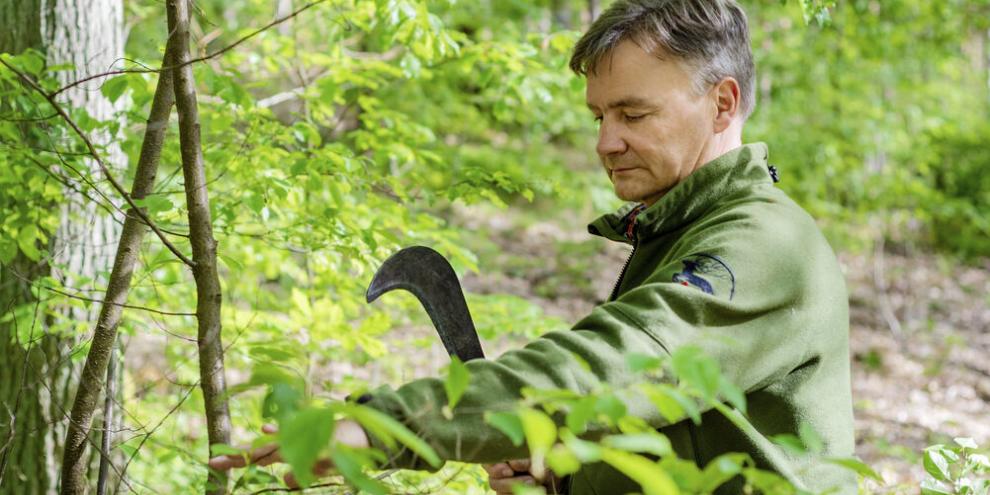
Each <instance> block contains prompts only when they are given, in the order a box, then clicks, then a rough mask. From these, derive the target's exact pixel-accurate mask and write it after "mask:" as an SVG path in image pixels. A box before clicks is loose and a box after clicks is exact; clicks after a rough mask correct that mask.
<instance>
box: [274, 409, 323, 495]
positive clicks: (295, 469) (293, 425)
mask: <svg viewBox="0 0 990 495" xmlns="http://www.w3.org/2000/svg"><path fill="white" fill-rule="evenodd" d="M333 427H334V421H333V412H332V411H331V410H329V409H326V408H322V407H314V408H309V409H303V410H301V411H298V412H297V413H295V414H293V415H291V416H289V417H288V418H287V419H286V420H285V421H283V422H280V423H279V431H278V435H277V438H278V448H279V454H280V455H281V456H282V459H284V460H285V462H286V463H288V464H289V466H290V467H292V474H294V475H295V477H296V480H297V481H298V482H299V486H301V487H303V488H305V487H307V486H309V485H310V484H311V483H312V482H313V481H314V480H315V479H316V477H315V475H314V474H313V466H314V465H315V464H316V461H317V457H318V456H319V455H320V453H321V452H323V451H324V450H325V449H328V448H329V446H330V436H331V435H332V434H333Z"/></svg>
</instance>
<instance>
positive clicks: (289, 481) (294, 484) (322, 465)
mask: <svg viewBox="0 0 990 495" xmlns="http://www.w3.org/2000/svg"><path fill="white" fill-rule="evenodd" d="M331 469H333V461H331V460H330V459H320V460H318V461H316V464H314V465H313V474H315V475H316V476H317V477H322V476H323V475H325V474H327V473H329V472H330V470H331ZM282 479H283V480H284V481H285V486H287V487H289V488H292V489H296V488H299V481H298V480H296V476H295V475H294V474H292V473H291V472H289V473H285V476H283V477H282Z"/></svg>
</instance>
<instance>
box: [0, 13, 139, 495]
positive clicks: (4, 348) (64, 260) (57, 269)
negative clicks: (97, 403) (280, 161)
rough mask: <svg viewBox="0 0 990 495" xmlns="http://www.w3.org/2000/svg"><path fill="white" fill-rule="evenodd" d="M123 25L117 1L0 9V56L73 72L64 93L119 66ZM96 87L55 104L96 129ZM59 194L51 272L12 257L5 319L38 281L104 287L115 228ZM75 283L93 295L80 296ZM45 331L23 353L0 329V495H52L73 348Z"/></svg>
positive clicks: (72, 314)
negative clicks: (34, 55)
mask: <svg viewBox="0 0 990 495" xmlns="http://www.w3.org/2000/svg"><path fill="white" fill-rule="evenodd" d="M122 21H123V5H122V3H121V0H0V26H2V28H0V52H9V53H19V52H22V51H24V50H25V49H28V48H33V49H36V50H39V51H42V52H43V53H45V56H46V60H47V63H48V64H49V65H56V64H72V65H74V66H75V70H71V71H62V72H60V73H58V77H59V79H60V81H61V82H62V83H67V82H70V81H73V80H76V79H78V78H81V77H84V76H86V75H89V74H94V73H98V72H103V71H105V70H107V68H108V67H110V66H111V65H112V64H113V63H114V62H115V61H117V60H118V59H119V58H120V57H122V56H123V39H122V26H123V23H122ZM102 82H103V81H102V80H94V81H92V82H91V83H89V84H85V85H82V86H80V87H77V88H73V89H72V90H69V91H67V92H66V93H64V94H63V96H62V99H63V100H62V102H63V103H64V104H65V105H67V106H71V107H73V108H85V109H86V110H87V111H88V112H89V114H90V115H91V116H93V117H94V118H95V119H99V120H106V119H109V118H111V117H112V115H113V112H114V111H115V107H114V105H112V104H111V103H110V102H109V101H108V100H106V99H105V98H104V97H103V96H102V94H101V93H100V92H99V91H98V90H96V88H98V87H99V85H100V84H101V83H102ZM38 125H41V124H38ZM93 138H94V139H95V141H96V142H97V143H99V144H108V143H109V144H110V146H109V147H108V149H107V151H106V154H105V156H106V161H107V162H108V163H111V164H113V165H114V166H115V167H119V168H120V169H123V168H125V167H126V163H125V160H126V157H125V156H124V154H123V153H122V151H121V150H120V148H119V146H115V145H113V144H112V142H113V141H112V139H111V137H110V136H106V135H103V136H93ZM47 144H48V143H46V145H47ZM46 147H47V146H46ZM93 170H95V166H94V167H93V168H92V169H91V174H90V175H91V176H94V177H98V175H97V174H96V173H93ZM80 189H84V188H82V187H80ZM64 194H65V199H64V200H63V201H62V202H61V203H60V205H58V206H57V207H58V208H59V215H60V223H59V228H58V230H57V231H56V232H55V233H54V236H53V242H52V243H51V245H50V246H49V248H50V253H49V254H50V256H49V257H48V258H47V259H48V260H50V263H47V262H39V263H35V262H31V261H29V260H27V258H25V257H23V256H19V257H18V258H17V259H15V260H14V262H12V263H11V264H9V265H8V266H4V267H2V268H0V311H3V313H4V314H6V313H7V312H8V311H11V310H12V309H13V308H15V307H18V306H22V305H26V304H27V305H30V304H31V303H32V302H33V297H32V295H31V291H30V285H31V281H32V280H35V279H37V278H38V277H42V276H46V275H53V276H55V277H58V278H60V279H61V280H62V281H63V283H64V285H65V286H67V287H73V288H81V289H88V288H100V287H101V286H102V281H101V280H100V278H101V272H103V271H105V270H106V269H107V267H108V266H109V264H110V257H111V255H112V253H113V247H114V245H115V244H116V240H117V237H118V235H119V234H118V232H119V229H118V227H117V224H116V223H115V222H114V220H113V219H112V218H110V217H109V216H107V215H106V214H105V212H104V210H102V209H100V208H99V206H98V205H97V204H95V203H93V202H91V201H88V200H86V199H85V198H83V197H81V196H80V195H79V194H78V193H77V192H75V191H73V190H69V189H66V190H65V191H64ZM74 205H83V206H81V207H79V206H74ZM52 207H53V208H56V205H53V206H52ZM80 280H88V282H87V283H88V284H91V286H90V287H78V286H77V284H80ZM61 313H62V314H61V315H60V317H59V319H60V320H63V321H73V322H89V321H92V320H93V319H94V316H95V315H94V313H93V311H91V310H87V309H84V308H79V307H76V308H72V309H68V308H66V309H63V310H61ZM46 323H49V322H45V321H44V320H43V319H42V320H40V321H38V322H37V324H36V327H35V330H34V337H35V338H36V339H37V340H36V341H35V342H33V343H30V344H29V343H28V342H17V341H15V338H16V337H15V334H14V333H15V331H16V329H15V328H14V322H11V323H6V324H2V323H0V450H2V454H0V493H18V494H22V493H23V494H34V493H52V492H54V491H55V489H56V485H57V483H58V465H57V462H58V460H59V459H61V457H62V439H63V438H64V436H65V428H66V426H67V424H68V421H67V420H66V418H67V409H68V404H67V401H68V398H69V397H71V395H72V392H73V390H74V388H75V385H76V383H75V378H74V377H75V376H77V375H78V373H77V372H76V371H75V370H74V369H73V365H72V361H71V360H70V359H68V357H69V356H68V353H69V351H70V349H72V347H73V346H74V345H75V344H76V343H77V342H78V338H77V337H75V336H73V335H69V333H71V332H66V334H55V333H54V332H50V331H49V328H48V327H47V325H46ZM22 333H23V332H22Z"/></svg>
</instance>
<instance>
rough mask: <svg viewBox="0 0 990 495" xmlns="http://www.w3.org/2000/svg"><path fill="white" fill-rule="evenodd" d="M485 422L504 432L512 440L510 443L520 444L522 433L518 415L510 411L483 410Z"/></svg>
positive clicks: (522, 437)
mask: <svg viewBox="0 0 990 495" xmlns="http://www.w3.org/2000/svg"><path fill="white" fill-rule="evenodd" d="M485 422H486V423H488V424H490V425H492V426H494V427H495V428H496V429H498V431H501V432H502V433H505V436H507V437H509V440H511V441H512V445H515V446H517V447H518V446H520V445H522V442H523V439H524V438H525V437H524V434H523V426H522V421H521V420H520V419H519V416H518V415H517V414H515V413H511V412H491V411H487V412H485Z"/></svg>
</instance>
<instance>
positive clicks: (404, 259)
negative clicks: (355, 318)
mask: <svg viewBox="0 0 990 495" xmlns="http://www.w3.org/2000/svg"><path fill="white" fill-rule="evenodd" d="M394 289H405V290H407V291H409V292H412V293H413V295H415V296H416V298H417V299H419V302H420V303H421V304H422V305H423V308H425V309H426V314H428V315H430V319H431V320H433V326H435V327H436V328H437V333H438V334H440V340H442V341H443V346H444V347H445V348H446V349H447V353H448V354H450V355H451V356H457V357H458V358H460V360H461V361H469V360H471V359H477V358H482V359H483V358H484V357H485V354H484V351H482V350H481V342H480V341H479V340H478V333H477V331H476V330H475V328H474V322H473V321H472V320H471V312H470V311H468V307H467V303H466V302H465V301H464V292H462V291H461V284H460V282H458V281H457V274H456V273H454V269H453V268H452V267H451V266H450V263H448V262H447V259H446V258H444V257H443V255H441V254H440V253H438V252H436V251H434V250H432V249H430V248H428V247H425V246H413V247H408V248H404V249H401V250H400V251H399V252H397V253H395V254H393V255H392V256H390V257H389V258H388V259H387V260H385V263H383V264H382V266H381V267H380V268H379V269H378V271H377V272H376V273H375V276H374V278H372V280H371V284H370V285H369V286H368V292H367V294H366V298H367V300H368V302H369V303H370V302H372V301H374V300H375V299H378V297H379V296H381V295H382V294H384V293H386V292H388V291H391V290H394Z"/></svg>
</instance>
